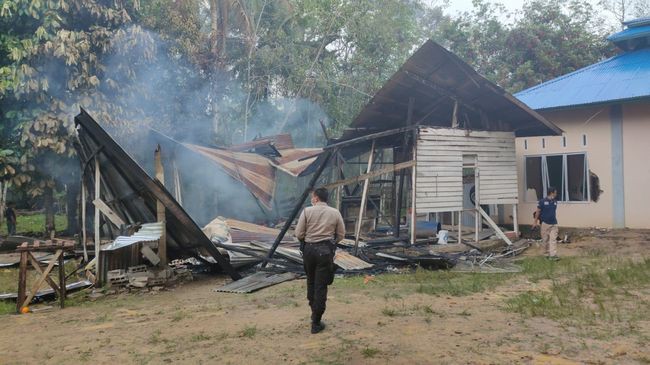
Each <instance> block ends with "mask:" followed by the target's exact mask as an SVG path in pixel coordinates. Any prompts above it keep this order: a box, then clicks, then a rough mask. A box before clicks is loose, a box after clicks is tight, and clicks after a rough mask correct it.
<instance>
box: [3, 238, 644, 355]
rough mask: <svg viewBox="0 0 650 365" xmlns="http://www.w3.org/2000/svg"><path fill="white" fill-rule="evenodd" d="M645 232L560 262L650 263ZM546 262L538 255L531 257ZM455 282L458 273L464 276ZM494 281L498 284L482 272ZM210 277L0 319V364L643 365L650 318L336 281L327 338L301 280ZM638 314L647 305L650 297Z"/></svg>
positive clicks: (578, 248)
mask: <svg viewBox="0 0 650 365" xmlns="http://www.w3.org/2000/svg"><path fill="white" fill-rule="evenodd" d="M649 238H650V232H649V231H628V230H624V231H613V232H593V233H592V234H588V232H587V235H586V237H583V238H581V239H580V241H579V242H576V243H571V244H568V245H560V251H559V252H560V255H561V256H564V257H567V258H568V257H570V256H577V257H581V256H586V255H594V254H597V255H599V257H600V256H602V257H604V258H611V257H617V256H622V257H625V258H626V259H627V258H629V259H631V260H639V259H643V258H647V257H650V246H649V244H648V239H649ZM539 254H541V249H540V248H539V247H533V248H531V249H529V250H528V251H527V252H526V253H525V255H527V256H535V255H539ZM459 275H460V274H459ZM483 275H491V274H483ZM225 281H227V278H224V277H209V278H203V279H201V280H197V281H194V282H191V283H187V284H184V285H182V286H180V287H177V288H174V289H172V290H169V291H162V292H159V293H145V294H137V295H133V294H130V295H126V294H125V295H119V296H109V297H104V298H100V299H98V300H97V301H95V302H88V303H82V304H78V305H76V306H72V307H69V308H66V309H64V310H58V309H54V310H50V311H47V312H42V313H32V314H27V315H4V316H0V328H1V330H0V364H44V363H47V364H70V363H74V364H77V363H89V364H90V363H92V364H165V363H186V364H214V363H217V362H219V363H222V364H280V363H283V364H284V363H289V364H312V363H315V364H518V363H524V364H577V363H590V364H636V363H640V364H643V363H645V364H647V363H650V346H648V340H650V318H648V317H645V319H641V320H638V321H634V322H631V321H597V322H595V323H591V324H589V325H581V324H575V323H573V324H572V323H569V322H565V321H560V320H558V321H556V320H552V319H549V318H545V317H534V316H524V315H521V314H518V313H513V312H511V311H506V310H505V309H504V305H505V304H504V303H505V301H506V300H507V299H508V298H512V297H514V296H516V295H518V294H520V293H525V292H528V291H536V290H542V291H543V290H546V289H547V288H548V287H549V286H551V285H552V282H551V280H538V281H531V280H530V278H529V277H528V276H526V275H514V276H511V277H508V279H507V280H504V281H503V282H502V283H499V284H498V285H496V287H494V288H491V289H489V290H485V291H482V292H478V293H474V294H471V295H460V296H452V295H431V294H423V293H419V292H418V291H417V290H415V289H416V288H415V284H413V285H409V284H408V283H402V284H401V285H400V286H399V287H396V286H394V285H383V284H382V276H381V275H380V276H377V277H376V278H375V279H374V280H370V281H369V282H368V283H364V280H363V278H353V279H337V280H336V281H335V283H334V285H333V286H332V287H331V289H330V295H329V301H328V308H327V312H326V314H325V318H324V322H325V323H326V325H327V328H326V330H325V331H324V332H323V333H321V334H317V335H311V334H310V333H309V327H308V324H309V322H308V318H309V309H308V307H307V305H306V300H305V299H304V293H305V281H304V280H296V281H292V282H287V283H282V284H280V285H276V286H274V287H271V288H267V289H264V290H262V291H259V292H256V293H253V294H248V295H241V294H225V293H217V292H214V291H213V289H214V288H216V287H217V286H219V285H220V284H222V283H224V282H225ZM635 293H636V294H635V297H634V299H633V300H632V302H631V305H632V306H634V305H637V303H636V302H635V301H638V303H643V304H644V305H646V306H647V304H648V303H649V302H648V301H649V300H650V287H647V286H646V287H644V288H641V289H639V290H637V291H636V292H635Z"/></svg>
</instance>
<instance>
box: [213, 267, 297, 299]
mask: <svg viewBox="0 0 650 365" xmlns="http://www.w3.org/2000/svg"><path fill="white" fill-rule="evenodd" d="M298 276H299V275H298V274H296V273H292V272H285V273H282V274H275V273H268V272H263V271H260V272H256V273H255V274H253V275H250V276H247V277H245V278H243V279H240V280H237V281H233V282H231V283H229V284H226V285H224V286H222V287H219V288H216V289H215V291H217V292H223V293H238V294H244V293H252V292H254V291H256V290H259V289H262V288H266V287H269V286H272V285H275V284H279V283H282V282H285V281H289V280H293V279H295V278H297V277H298Z"/></svg>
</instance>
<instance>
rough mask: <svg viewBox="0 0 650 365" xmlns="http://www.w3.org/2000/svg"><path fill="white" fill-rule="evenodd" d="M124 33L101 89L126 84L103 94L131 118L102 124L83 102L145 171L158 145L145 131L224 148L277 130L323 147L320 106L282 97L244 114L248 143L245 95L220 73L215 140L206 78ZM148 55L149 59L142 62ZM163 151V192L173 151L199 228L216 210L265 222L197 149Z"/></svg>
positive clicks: (154, 40)
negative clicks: (219, 129) (217, 136)
mask: <svg viewBox="0 0 650 365" xmlns="http://www.w3.org/2000/svg"><path fill="white" fill-rule="evenodd" d="M123 34H124V36H123V37H121V38H120V39H114V40H113V48H114V49H116V50H120V51H118V52H116V54H115V55H113V56H111V58H110V59H109V60H108V62H106V64H107V68H106V71H105V74H104V77H102V78H101V82H102V83H103V84H102V86H100V87H102V88H103V89H102V91H104V89H107V88H110V85H111V84H112V83H113V82H115V83H116V84H118V85H122V86H123V87H121V88H120V89H119V90H114V91H111V92H103V95H104V97H105V95H107V94H108V95H112V98H111V99H110V100H107V101H109V102H110V103H112V104H116V105H119V107H120V108H121V109H122V110H121V111H122V113H119V116H128V117H127V118H125V119H126V120H128V121H120V120H117V121H116V120H113V121H110V122H107V121H106V120H102V115H106V114H105V113H98V112H94V111H95V108H93V105H82V106H83V107H84V108H86V109H87V110H89V112H90V113H91V115H92V116H93V117H94V118H95V119H96V120H97V122H98V123H100V124H101V125H102V126H103V127H104V128H106V129H107V130H108V131H109V133H110V134H111V136H112V137H113V138H115V139H116V141H117V142H118V143H119V144H120V145H121V146H122V147H123V148H124V149H125V150H126V151H127V152H128V153H129V154H130V155H131V156H133V157H134V158H135V159H136V161H138V163H139V164H140V165H141V166H142V167H143V168H144V169H145V171H146V172H147V173H148V174H149V175H150V176H154V162H153V157H154V150H155V148H156V144H157V143H156V141H155V140H154V139H152V138H151V132H150V128H153V129H155V130H158V131H161V132H162V133H164V134H165V135H167V136H169V137H171V138H173V139H174V140H176V141H179V142H183V143H192V144H198V145H202V146H207V147H226V146H223V145H219V144H221V143H223V142H224V141H227V142H229V144H238V143H242V142H245V141H248V140H252V139H254V138H256V137H262V136H268V135H273V134H280V133H290V134H291V135H292V137H293V140H294V143H295V145H296V146H297V147H321V146H323V145H324V143H325V138H324V136H323V133H322V129H321V126H320V124H319V121H323V122H324V123H325V124H326V125H327V124H328V123H329V118H328V117H327V115H326V113H325V112H324V111H323V109H322V108H321V107H320V106H319V105H317V104H315V103H313V102H311V101H310V100H306V99H289V98H283V97H271V98H269V99H268V100H265V101H258V102H256V104H255V105H254V106H253V107H252V108H251V109H250V111H249V116H248V119H249V123H248V124H249V125H248V128H247V133H246V134H247V138H246V140H245V139H244V124H243V114H244V105H245V103H246V99H247V93H246V90H245V89H244V88H243V87H242V86H241V85H240V84H239V83H237V82H235V81H232V80H231V79H230V78H228V77H225V76H224V75H221V76H222V77H220V79H221V80H224V81H223V84H222V85H218V88H217V89H218V90H220V93H221V95H222V96H223V98H222V100H220V101H219V103H217V108H218V109H219V113H220V116H221V120H220V123H221V127H222V128H223V132H222V134H221V138H220V141H221V142H219V141H215V139H214V133H213V115H212V108H213V105H214V103H213V100H212V98H213V97H214V94H213V93H212V90H213V89H214V88H213V87H212V86H211V83H210V80H208V79H207V78H206V77H205V76H203V75H200V74H199V73H198V72H197V71H195V70H194V69H193V68H192V67H191V66H190V65H188V64H186V63H184V62H183V61H182V60H180V59H175V60H172V59H170V57H169V53H168V49H167V45H166V44H165V42H163V41H161V40H160V37H159V36H157V35H156V34H153V33H151V32H147V31H144V30H141V29H140V28H137V27H132V28H128V29H125V30H124V33H123ZM134 41H135V42H134ZM134 44H135V45H136V46H135V48H133V47H134ZM147 56H148V57H149V60H148V61H143V59H144V58H146V57H147ZM125 66H128V68H130V69H132V70H134V71H135V72H134V75H135V76H133V75H132V74H130V73H128V72H127V71H126V70H127V68H126V67H125ZM124 85H126V86H124ZM93 99H95V100H97V98H96V97H93ZM108 114H110V112H109V113H108ZM110 117H112V118H115V117H114V116H110ZM232 121H236V122H232ZM120 122H122V123H120ZM172 145H173V144H172ZM166 148H169V147H167V146H163V163H164V167H165V170H166V171H165V175H166V177H165V179H166V185H167V187H168V190H169V191H172V190H173V188H172V184H173V172H172V163H171V160H172V158H171V157H172V156H171V155H172V154H174V156H173V158H174V159H175V162H176V165H177V166H178V168H179V171H180V177H181V181H182V184H181V185H182V188H183V189H182V190H183V191H182V197H183V199H182V200H183V207H184V208H185V209H186V210H187V211H188V213H190V215H191V216H192V217H193V219H194V220H195V221H196V222H197V223H198V224H199V225H204V224H207V223H208V222H209V221H211V220H212V219H214V218H215V217H216V216H218V215H222V216H229V217H234V218H238V219H243V220H248V221H256V220H262V219H264V215H263V214H262V210H261V209H260V207H259V205H258V203H256V202H255V199H254V197H253V196H252V194H251V193H250V191H248V189H247V188H246V187H245V186H244V185H243V184H242V183H241V182H239V181H236V180H235V179H233V178H231V177H230V176H228V175H227V174H226V173H225V171H223V170H222V169H221V168H220V167H218V165H217V164H216V163H211V162H207V159H205V158H198V157H197V156H196V154H195V153H194V152H189V151H187V150H185V149H183V148H177V149H174V151H167V150H166Z"/></svg>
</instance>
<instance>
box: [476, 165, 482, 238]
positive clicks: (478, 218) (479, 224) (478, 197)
mask: <svg viewBox="0 0 650 365" xmlns="http://www.w3.org/2000/svg"><path fill="white" fill-rule="evenodd" d="M477 162H478V161H477ZM480 178H481V174H480V171H479V169H478V167H476V168H475V169H474V205H475V207H474V208H475V209H476V214H475V215H474V242H476V243H478V234H479V231H480V230H481V227H482V226H483V224H482V219H481V214H480V213H479V208H480V207H481V203H480V200H481V194H480V191H481V189H480V188H481V183H480Z"/></svg>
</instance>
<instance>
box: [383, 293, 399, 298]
mask: <svg viewBox="0 0 650 365" xmlns="http://www.w3.org/2000/svg"><path fill="white" fill-rule="evenodd" d="M384 299H386V300H391V299H402V296H401V295H399V294H397V293H395V292H389V293H386V294H384Z"/></svg>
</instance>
